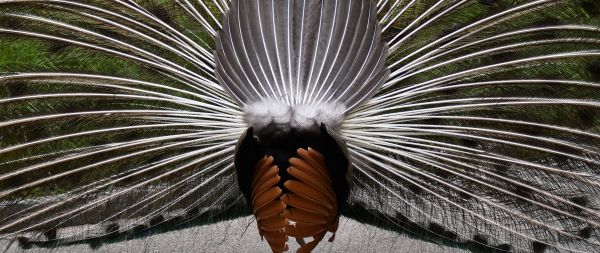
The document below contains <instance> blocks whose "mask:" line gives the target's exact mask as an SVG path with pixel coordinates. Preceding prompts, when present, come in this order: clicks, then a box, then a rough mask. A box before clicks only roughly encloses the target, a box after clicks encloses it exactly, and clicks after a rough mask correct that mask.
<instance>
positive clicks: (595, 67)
mask: <svg viewBox="0 0 600 253" xmlns="http://www.w3.org/2000/svg"><path fill="white" fill-rule="evenodd" d="M588 71H589V72H590V75H591V77H592V78H593V80H594V81H600V61H594V62H592V63H590V65H589V66H588Z"/></svg>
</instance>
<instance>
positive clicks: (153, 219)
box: [149, 215, 165, 227]
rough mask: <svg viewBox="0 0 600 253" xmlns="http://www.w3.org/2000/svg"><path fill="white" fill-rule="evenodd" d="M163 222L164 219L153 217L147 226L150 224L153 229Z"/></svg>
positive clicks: (158, 216) (159, 216)
mask: <svg viewBox="0 0 600 253" xmlns="http://www.w3.org/2000/svg"><path fill="white" fill-rule="evenodd" d="M164 221H165V217H164V216H162V215H157V216H154V217H153V218H152V219H150V222H149V224H150V226H151V227H154V226H157V225H158V224H160V223H162V222H164Z"/></svg>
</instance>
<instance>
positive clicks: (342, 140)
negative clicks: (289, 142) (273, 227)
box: [0, 0, 600, 252]
mask: <svg viewBox="0 0 600 253" xmlns="http://www.w3.org/2000/svg"><path fill="white" fill-rule="evenodd" d="M599 119H600V2H598V1H596V0H568V1H565V0H495V1H494V0H443V1H437V0H377V1H370V0H369V1H366V0H293V1H292V0H290V1H283V0H247V1H244V0H234V1H229V0H200V1H192V0H179V1H159V0H148V1H133V0H111V1H105V0H102V1H101V0H86V1H70V0H0V240H1V242H7V243H12V242H15V241H18V242H19V243H20V244H21V246H23V247H30V246H32V245H37V246H60V245H66V244H73V243H91V244H92V245H98V244H101V243H102V242H104V241H107V240H108V239H114V238H134V237H136V236H138V235H143V234H144V233H152V232H155V231H164V230H169V229H173V228H179V227H183V226H187V225H189V224H192V225H193V224H204V223H206V222H209V221H217V220H224V219H231V218H235V217H239V216H243V215H250V214H252V213H253V212H252V210H251V209H252V208H250V207H251V206H252V205H253V203H247V202H248V199H249V198H248V197H249V196H245V195H244V193H245V192H244V189H242V188H243V187H242V188H240V187H239V186H243V185H242V184H240V182H239V176H240V173H239V172H237V171H236V165H237V164H236V156H239V155H240V154H239V153H236V152H237V150H236V145H237V144H238V142H239V140H240V136H244V135H245V134H244V133H248V132H250V133H252V131H248V129H254V132H255V133H256V136H258V137H259V138H258V139H259V140H261V141H263V140H264V139H265V138H263V137H265V136H269V135H280V134H281V133H282V132H285V133H288V132H294V131H296V130H297V129H301V130H310V131H314V132H319V131H321V132H319V133H321V134H322V133H323V132H325V133H327V134H329V137H331V138H332V139H333V140H335V141H336V145H339V149H340V150H341V151H342V152H344V155H345V156H344V157H342V158H340V159H341V160H343V159H345V158H347V159H348V161H347V162H348V163H349V164H350V167H351V169H349V170H348V173H347V175H348V176H349V178H346V177H343V176H339V177H338V176H337V174H335V173H332V174H331V175H330V176H331V177H332V178H331V179H332V181H336V182H337V181H342V182H346V183H348V184H349V186H350V191H349V194H348V196H347V201H345V206H341V205H339V207H340V208H341V210H339V213H337V214H336V213H335V212H333V213H331V214H330V215H329V216H327V217H328V222H327V223H328V224H327V225H328V226H329V227H328V229H324V228H321V227H319V228H316V227H311V229H313V228H314V229H313V230H314V231H318V232H319V233H312V234H318V237H319V240H317V243H318V241H320V240H321V239H323V238H329V236H327V237H323V236H324V234H323V233H324V231H330V232H334V231H335V229H337V223H336V222H334V221H336V217H335V215H339V214H341V215H345V216H347V217H350V218H354V219H357V220H359V221H363V222H368V223H372V224H375V225H378V226H382V227H385V228H388V229H391V230H394V231H397V232H402V233H406V234H409V235H413V236H417V237H419V238H422V239H424V240H427V241H434V242H439V243H447V244H453V245H458V246H460V247H467V248H469V249H471V250H482V251H484V252H489V251H493V250H495V251H498V252H503V251H504V252H545V251H548V252H555V251H557V252H599V251H600V197H599V196H600V127H599V126H600V120H599ZM290 129H292V130H290ZM327 147H329V146H327ZM336 147H338V146H336ZM297 148H301V147H295V148H294V149H293V150H294V152H295V151H296V150H297ZM307 150H309V149H307ZM317 150H318V149H317ZM318 151H319V152H321V153H325V152H330V151H331V150H329V149H325V150H318ZM336 151H337V150H336ZM299 152H300V151H299ZM302 152H309V153H310V152H316V151H314V150H309V151H306V150H304V151H302ZM263 155H264V156H261V158H264V159H273V158H266V157H270V156H269V155H268V154H263ZM293 155H296V153H294V154H293ZM277 159H280V158H278V157H275V160H277ZM335 159H337V158H335ZM335 159H334V158H332V157H328V156H327V157H325V159H324V160H326V161H327V162H331V161H333V160H335ZM285 161H287V159H285ZM285 161H284V162H285ZM253 162H254V163H249V164H246V166H248V167H250V168H254V169H258V168H262V167H260V166H258V165H260V164H258V163H257V162H258V160H257V161H253ZM270 163H271V162H270ZM273 163H275V162H273ZM257 164H258V165H257ZM323 164H326V163H325V162H324V161H321V163H320V165H318V166H315V167H319V166H322V167H326V165H323ZM277 166H279V165H277ZM329 167H331V166H329ZM265 168H267V167H265ZM289 168H291V169H288V168H287V167H281V166H279V167H278V170H277V173H279V171H290V170H291V171H290V172H289V174H290V175H293V173H294V171H293V166H290V167H289ZM331 169H337V168H330V172H331ZM350 172H351V173H350ZM286 175H287V174H286ZM334 175H335V177H334ZM344 175H346V174H344ZM236 176H237V177H236ZM269 176H273V175H271V174H269ZM298 177H299V178H300V176H298ZM269 179H270V178H261V179H260V180H262V181H261V182H267V181H268V180H269ZM247 180H250V181H252V180H253V177H250V178H247ZM257 180H259V179H257ZM301 181H302V182H301V183H302V184H306V185H311V184H310V180H305V179H302V180H301ZM282 182H283V180H282V181H278V183H282ZM288 182H289V181H288ZM327 183H329V185H326V186H325V187H333V188H332V189H333V190H332V189H330V188H320V187H321V186H322V185H311V187H313V186H314V187H316V188H315V189H326V190H325V191H327V192H330V191H336V192H335V193H336V194H337V197H338V199H337V200H334V202H335V201H339V199H343V198H342V197H344V198H345V197H346V196H341V195H340V194H338V192H337V190H336V189H335V187H338V185H337V183H330V182H327ZM276 185H277V183H273V184H272V185H269V186H270V187H273V188H276V187H277V186H276ZM248 187H249V189H250V187H251V186H250V185H248ZM280 187H281V186H280ZM282 189H283V188H282ZM287 190H289V189H287ZM287 190H286V189H283V190H282V192H280V193H279V192H278V193H279V195H277V197H280V199H270V201H272V202H273V203H274V204H273V205H275V204H278V205H279V204H282V203H283V205H285V206H282V205H280V208H283V209H285V208H286V207H287V205H288V204H289V205H291V206H294V205H301V203H299V202H293V201H294V199H290V198H291V197H297V196H294V195H293V194H290V193H289V192H286V191H287ZM280 195H281V196H280ZM334 195H335V194H332V196H334ZM290 196H291V197H290ZM245 197H246V198H245ZM295 200H298V199H295ZM275 202H276V203H275ZM280 202H282V203H280ZM290 203H291V204H290ZM294 203H295V204H294ZM312 204H314V203H312ZM336 205H338V204H336ZM336 207H337V206H336ZM275 209H276V211H277V212H281V213H283V214H285V215H288V216H290V215H291V214H290V211H289V210H291V209H285V210H283V209H282V210H280V209H277V208H275ZM275 209H273V210H275ZM269 210H271V209H269ZM257 213H258V212H257ZM257 213H255V214H256V216H257V217H258V218H257V219H261V217H265V214H264V213H262V212H261V213H260V214H257ZM269 215H273V214H272V213H269ZM296 218H298V217H296ZM259 223H260V221H259ZM284 225H287V224H284ZM301 226H303V225H299V226H298V227H291V228H289V230H290V231H291V232H290V233H291V234H293V233H294V231H296V230H294V229H298V228H299V227H301ZM67 227H76V229H69V230H67V229H65V228H67ZM329 228H331V229H329ZM334 228H335V229H334ZM278 229H279V227H278ZM281 229H282V231H283V228H281ZM307 230H308V228H307ZM313 230H311V231H313ZM314 231H313V232H314ZM262 232H264V233H269V234H265V236H266V238H267V239H268V240H269V243H271V242H275V243H273V245H275V244H277V245H276V246H278V247H279V249H280V250H283V249H287V248H286V247H287V246H286V245H285V244H283V246H282V245H281V242H282V241H283V239H284V238H283V237H281V236H280V235H279V234H273V233H271V232H268V231H262ZM262 232H261V233H262ZM296 232H297V231H296ZM322 232H323V233H322ZM336 233H337V234H340V233H350V231H343V230H341V229H340V230H338V231H337V232H336ZM312 234H311V235H312ZM297 235H298V236H299V237H300V236H303V235H305V233H298V234H297ZM286 238H287V237H286ZM288 243H289V242H288ZM333 243H335V242H333ZM321 244H324V243H321ZM273 245H271V246H273ZM0 246H3V243H0ZM313 246H316V243H315V244H314V245H313V244H311V245H310V247H313ZM268 247H269V245H268V243H265V250H268ZM310 247H304V249H307V248H310ZM317 248H318V247H317Z"/></svg>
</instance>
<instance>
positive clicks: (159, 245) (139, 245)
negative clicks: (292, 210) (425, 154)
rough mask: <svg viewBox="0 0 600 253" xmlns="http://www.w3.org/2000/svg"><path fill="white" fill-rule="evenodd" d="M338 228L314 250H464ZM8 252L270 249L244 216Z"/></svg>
mask: <svg viewBox="0 0 600 253" xmlns="http://www.w3.org/2000/svg"><path fill="white" fill-rule="evenodd" d="M340 222H341V223H340V228H339V230H338V233H337V235H336V239H335V241H334V242H333V243H328V242H327V241H326V239H328V238H329V235H327V236H326V238H325V240H323V242H321V243H320V245H319V247H317V249H316V250H315V252H399V253H402V252H418V253H425V252H440V253H441V252H466V251H465V250H462V249H456V248H450V247H447V246H442V245H437V244H433V243H429V242H424V241H421V240H418V239H414V238H410V237H407V236H405V235H402V234H398V233H396V232H392V231H387V230H383V229H380V228H377V227H374V226H371V225H367V224H361V223H358V222H356V221H354V220H351V219H348V218H345V217H342V219H341V221H340ZM289 244H290V251H289V252H295V251H296V249H297V248H298V244H297V243H296V242H295V240H290V242H289ZM7 252H10V253H13V252H26V253H31V252H61V253H62V252H69V253H70V252H72V253H79V252H97V253H102V252H161V253H162V252H249V253H250V252H270V250H269V248H268V246H267V244H266V242H262V241H261V240H260V237H259V235H258V232H257V230H256V223H255V222H254V220H253V219H252V218H251V217H243V218H238V219H234V220H230V221H224V222H219V223H215V224H211V225H205V226H198V227H193V228H188V229H182V230H179V231H174V232H168V233H164V234H157V235H152V236H148V237H146V238H143V239H135V240H129V241H124V242H119V243H112V244H106V245H103V246H102V247H100V248H97V249H92V248H90V246H88V245H87V244H79V245H73V246H67V247H60V248H55V249H41V248H32V249H29V250H23V249H21V248H19V247H18V246H17V245H16V244H15V245H12V246H11V247H10V248H9V249H8V251H7Z"/></svg>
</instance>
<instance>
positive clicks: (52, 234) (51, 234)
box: [44, 228, 56, 241]
mask: <svg viewBox="0 0 600 253" xmlns="http://www.w3.org/2000/svg"><path fill="white" fill-rule="evenodd" d="M44 236H45V237H46V239H47V240H48V241H51V240H55V239H56V228H52V229H50V230H48V231H46V232H44Z"/></svg>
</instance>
